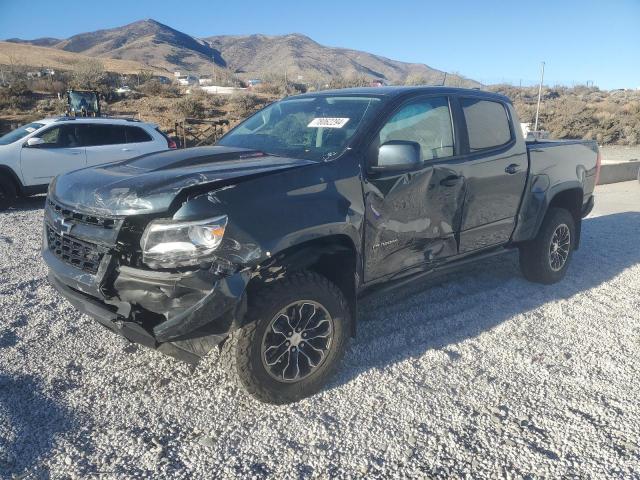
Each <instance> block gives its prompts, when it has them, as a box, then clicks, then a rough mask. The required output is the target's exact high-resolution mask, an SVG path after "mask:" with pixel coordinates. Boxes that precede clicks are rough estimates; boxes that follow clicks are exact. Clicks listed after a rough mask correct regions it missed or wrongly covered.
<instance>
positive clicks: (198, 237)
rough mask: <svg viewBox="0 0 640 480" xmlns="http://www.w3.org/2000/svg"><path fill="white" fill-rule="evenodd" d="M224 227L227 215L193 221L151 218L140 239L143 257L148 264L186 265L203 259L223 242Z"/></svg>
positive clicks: (164, 265) (210, 254)
mask: <svg viewBox="0 0 640 480" xmlns="http://www.w3.org/2000/svg"><path fill="white" fill-rule="evenodd" d="M226 227H227V216H226V215H222V216H220V217H215V218H209V219H206V220H197V221H193V222H175V221H172V220H166V219H160V220H153V221H152V222H151V223H149V225H147V228H146V229H145V231H144V234H143V235H142V239H141V240H140V246H141V247H142V261H143V262H144V263H145V264H146V265H147V266H149V267H151V268H175V267H188V266H194V265H198V264H200V263H202V262H206V261H207V260H210V259H211V257H212V256H213V252H215V250H216V249H217V248H218V247H219V246H220V243H222V237H223V236H224V231H225V228H226Z"/></svg>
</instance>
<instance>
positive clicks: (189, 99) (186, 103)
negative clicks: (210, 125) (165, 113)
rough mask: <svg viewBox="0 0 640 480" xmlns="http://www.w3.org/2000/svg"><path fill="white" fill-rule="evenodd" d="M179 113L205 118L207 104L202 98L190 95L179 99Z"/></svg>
mask: <svg viewBox="0 0 640 480" xmlns="http://www.w3.org/2000/svg"><path fill="white" fill-rule="evenodd" d="M175 108H176V112H177V113H178V115H180V116H182V117H185V118H204V117H205V106H204V103H203V102H202V100H200V99H198V98H196V97H194V96H193V95H188V96H186V97H184V98H181V99H180V100H178V101H177V102H176V104H175Z"/></svg>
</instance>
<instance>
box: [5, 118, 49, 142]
mask: <svg viewBox="0 0 640 480" xmlns="http://www.w3.org/2000/svg"><path fill="white" fill-rule="evenodd" d="M42 127H44V123H30V124H29V125H24V126H22V127H20V128H16V129H15V130H12V131H11V132H9V133H7V134H6V135H3V136H2V137H0V145H9V144H10V143H13V142H16V141H18V140H20V139H21V138H24V137H26V136H27V135H29V134H30V133H33V132H35V131H36V130H38V129H39V128H42Z"/></svg>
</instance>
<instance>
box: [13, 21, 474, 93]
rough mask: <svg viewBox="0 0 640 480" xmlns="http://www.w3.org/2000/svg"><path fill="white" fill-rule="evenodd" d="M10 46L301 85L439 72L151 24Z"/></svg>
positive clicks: (294, 40) (305, 42) (431, 78)
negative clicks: (284, 77)
mask: <svg viewBox="0 0 640 480" xmlns="http://www.w3.org/2000/svg"><path fill="white" fill-rule="evenodd" d="M9 41H10V42H14V43H16V44H23V45H24V44H31V45H36V46H38V45H46V46H48V47H51V48H53V49H56V50H63V51H67V52H74V53H81V54H83V55H89V56H92V57H99V58H115V59H122V60H133V61H136V62H140V63H143V64H146V65H149V66H152V67H154V68H157V69H166V70H174V69H175V70H181V71H190V72H193V73H210V72H211V68H212V61H215V63H216V65H218V66H220V67H227V68H229V69H230V70H231V71H232V72H235V73H239V74H244V75H246V76H264V75H268V74H273V73H278V74H282V73H283V72H285V71H286V72H287V74H290V75H292V76H293V77H292V78H294V79H295V78H297V76H302V77H303V78H304V79H312V78H313V79H317V78H322V79H328V78H330V77H335V76H342V77H353V76H366V77H370V78H379V79H382V80H384V81H386V82H388V83H404V82H405V81H406V80H407V78H413V79H414V80H419V81H421V82H424V83H433V84H440V83H441V82H442V80H443V78H444V72H442V71H439V70H436V69H433V68H431V67H429V66H427V65H423V64H415V63H406V62H400V61H396V60H391V59H388V58H385V57H381V56H378V55H373V54H371V53H367V52H361V51H357V50H349V49H344V48H333V47H325V46H323V45H320V44H319V43H317V42H315V41H313V40H312V39H310V38H309V37H306V36H304V35H301V34H290V35H280V36H267V35H248V36H212V37H207V38H204V39H198V38H194V37H192V36H190V35H187V34H186V33H183V32H179V31H177V30H175V29H173V28H171V27H169V26H167V25H163V24H162V23H159V22H157V21H155V20H140V21H137V22H134V23H131V24H129V25H125V26H123V27H117V28H111V29H106V30H98V31H95V32H88V33H81V34H78V35H74V36H73V37H70V38H68V39H65V40H57V39H51V38H40V39H36V40H31V41H29V40H21V39H10V40H9ZM447 83H448V84H456V85H465V86H478V85H479V84H478V83H477V82H474V81H472V80H467V79H461V78H460V77H458V76H456V75H449V76H448V77H447Z"/></svg>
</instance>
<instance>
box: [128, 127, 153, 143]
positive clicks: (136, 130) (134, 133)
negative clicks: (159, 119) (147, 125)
mask: <svg viewBox="0 0 640 480" xmlns="http://www.w3.org/2000/svg"><path fill="white" fill-rule="evenodd" d="M125 134H126V136H127V143H141V142H150V141H151V140H153V139H152V138H151V135H149V134H148V133H147V132H145V131H144V130H143V129H142V128H140V127H125Z"/></svg>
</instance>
